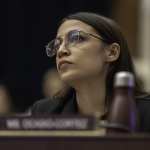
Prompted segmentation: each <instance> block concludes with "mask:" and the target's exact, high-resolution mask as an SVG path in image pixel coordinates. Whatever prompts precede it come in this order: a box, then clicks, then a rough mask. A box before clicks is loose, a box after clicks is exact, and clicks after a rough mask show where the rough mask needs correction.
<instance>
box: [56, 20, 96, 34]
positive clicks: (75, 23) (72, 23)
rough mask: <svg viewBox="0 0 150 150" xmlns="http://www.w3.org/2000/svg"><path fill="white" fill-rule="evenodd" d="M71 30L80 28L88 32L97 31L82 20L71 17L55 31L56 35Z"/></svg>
mask: <svg viewBox="0 0 150 150" xmlns="http://www.w3.org/2000/svg"><path fill="white" fill-rule="evenodd" d="M71 30H82V31H85V32H89V33H97V32H96V30H95V29H94V28H93V27H92V26H90V25H88V24H86V23H84V22H82V21H79V20H75V19H71V20H67V21H65V22H64V23H62V24H61V25H60V27H59V28H58V31H57V36H61V35H65V34H67V33H68V32H69V31H71Z"/></svg>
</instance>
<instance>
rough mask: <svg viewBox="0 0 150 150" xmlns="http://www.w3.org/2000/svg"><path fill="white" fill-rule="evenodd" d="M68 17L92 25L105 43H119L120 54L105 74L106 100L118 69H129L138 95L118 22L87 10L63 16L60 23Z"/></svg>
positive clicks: (129, 57) (132, 67) (125, 43)
mask: <svg viewBox="0 0 150 150" xmlns="http://www.w3.org/2000/svg"><path fill="white" fill-rule="evenodd" d="M70 19H76V20H79V21H82V22H84V23H86V24H88V25H90V26H92V27H93V28H94V29H95V30H96V31H97V32H98V34H99V35H100V36H101V37H102V38H103V39H104V41H105V43H106V44H112V43H114V42H115V43H118V44H119V45H120V56H119V58H118V59H117V60H116V61H114V62H112V63H110V65H109V69H108V73H107V76H106V95H107V96H108V97H107V100H108V101H110V98H109V97H111V96H112V92H113V81H114V75H115V74H116V73H117V72H119V71H129V72H131V73H132V74H133V75H134V77H135V94H136V95H139V94H140V91H141V90H140V87H139V85H138V83H137V78H136V74H135V71H134V66H133V62H132V59H131V55H130V50H129V47H128V44H127V41H126V39H125V38H124V35H123V34H122V32H121V29H120V27H119V26H118V24H117V23H115V22H114V21H113V20H111V19H109V18H107V17H104V16H101V15H99V14H95V13H89V12H78V13H75V14H71V15H69V16H67V17H65V18H64V19H63V20H62V21H61V24H62V23H63V22H65V21H66V20H70Z"/></svg>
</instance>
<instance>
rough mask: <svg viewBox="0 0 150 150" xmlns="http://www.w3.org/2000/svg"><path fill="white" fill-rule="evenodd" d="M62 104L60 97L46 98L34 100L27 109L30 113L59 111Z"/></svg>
mask: <svg viewBox="0 0 150 150" xmlns="http://www.w3.org/2000/svg"><path fill="white" fill-rule="evenodd" d="M62 105H63V100H62V99H55V98H52V99H50V98H46V99H41V100H38V101H36V102H35V103H34V104H33V105H32V106H31V107H30V109H29V111H30V113H31V114H49V113H59V112H60V111H61V106H62Z"/></svg>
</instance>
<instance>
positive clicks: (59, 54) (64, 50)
mask: <svg viewBox="0 0 150 150" xmlns="http://www.w3.org/2000/svg"><path fill="white" fill-rule="evenodd" d="M69 55H70V51H69V50H68V49H67V46H66V44H65V43H63V44H62V45H61V46H60V48H59V50H58V51H57V57H58V58H61V57H63V56H69Z"/></svg>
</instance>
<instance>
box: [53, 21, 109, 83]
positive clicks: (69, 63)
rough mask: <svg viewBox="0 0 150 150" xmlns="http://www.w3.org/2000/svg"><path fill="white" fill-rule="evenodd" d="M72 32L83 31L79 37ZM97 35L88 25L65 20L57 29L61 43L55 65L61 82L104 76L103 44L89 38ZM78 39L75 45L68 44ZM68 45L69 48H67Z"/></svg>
mask: <svg viewBox="0 0 150 150" xmlns="http://www.w3.org/2000/svg"><path fill="white" fill-rule="evenodd" d="M74 30H75V31H77V30H79V31H83V33H82V32H81V35H80V36H77V34H71V33H72V32H73V33H74ZM84 33H90V34H93V35H97V36H99V37H100V35H98V33H97V32H96V31H95V30H94V28H92V27H91V26H89V25H88V24H86V23H84V22H81V21H78V20H67V21H65V22H64V23H63V24H62V25H61V26H60V27H59V29H58V32H57V37H58V38H61V39H62V43H61V45H60V47H59V49H58V51H57V55H56V64H57V69H58V73H59V74H60V77H61V79H62V80H64V81H66V82H68V83H69V82H74V81H76V80H78V81H80V80H86V79H92V78H95V77H100V76H104V74H105V69H106V61H105V50H104V44H103V42H102V41H101V40H100V39H98V38H95V37H93V36H90V35H88V34H84ZM77 39H78V42H75V44H72V43H71V44H70V41H71V42H74V41H76V40H77ZM68 45H69V46H68Z"/></svg>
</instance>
